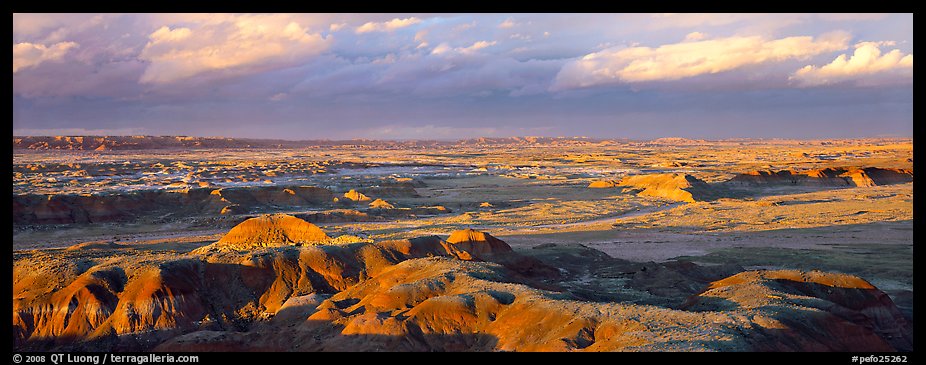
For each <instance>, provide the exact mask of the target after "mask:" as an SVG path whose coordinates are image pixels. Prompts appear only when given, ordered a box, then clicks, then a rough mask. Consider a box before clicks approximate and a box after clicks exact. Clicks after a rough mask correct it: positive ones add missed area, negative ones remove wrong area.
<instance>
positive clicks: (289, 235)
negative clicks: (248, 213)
mask: <svg viewBox="0 0 926 365" xmlns="http://www.w3.org/2000/svg"><path fill="white" fill-rule="evenodd" d="M330 239H331V238H330V237H328V235H327V234H325V232H324V231H322V230H321V228H318V226H316V225H314V224H312V223H309V222H306V221H304V220H302V219H299V218H296V217H293V216H291V215H288V214H270V215H262V216H259V217H255V218H251V219H248V220H246V221H244V222H241V223H240V224H238V225H237V226H235V227H234V228H232V229H231V230H230V231H228V233H226V234H225V236H223V237H222V239H220V240H219V241H218V242H216V243H215V244H214V247H215V248H218V249H232V250H250V249H254V248H260V247H281V246H299V245H307V244H318V243H324V242H327V241H329V240H330Z"/></svg>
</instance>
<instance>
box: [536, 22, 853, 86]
mask: <svg viewBox="0 0 926 365" xmlns="http://www.w3.org/2000/svg"><path fill="white" fill-rule="evenodd" d="M849 38H850V37H849V35H848V34H847V33H843V32H834V33H828V34H824V35H822V36H819V37H817V38H816V39H814V38H813V37H809V36H802V37H787V38H781V39H774V40H769V39H766V38H764V37H760V36H750V37H744V36H734V37H728V38H718V39H711V40H703V41H692V42H682V43H674V44H667V45H662V46H659V47H656V48H650V47H638V46H634V47H627V48H621V47H613V48H609V49H605V50H602V51H600V52H595V53H591V54H588V55H586V56H584V57H582V58H579V59H577V60H574V61H572V62H570V63H568V64H566V65H565V66H563V69H562V70H560V72H559V74H558V75H557V77H556V80H555V82H554V86H553V89H569V88H581V87H588V86H594V85H601V84H613V83H622V82H623V83H633V82H644V81H659V80H678V79H683V78H688V77H693V76H698V75H704V74H716V73H720V72H725V71H730V70H734V69H737V68H740V67H744V66H749V65H757V64H763V63H767V62H780V61H785V60H789V59H806V58H809V57H811V56H814V55H818V54H822V53H825V52H832V51H838V50H843V49H845V48H846V47H847V44H848V41H849Z"/></svg>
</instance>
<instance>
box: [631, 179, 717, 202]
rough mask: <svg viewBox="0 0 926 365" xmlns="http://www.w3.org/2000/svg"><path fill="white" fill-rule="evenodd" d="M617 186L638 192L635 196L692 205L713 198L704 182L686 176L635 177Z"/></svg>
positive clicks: (709, 188)
mask: <svg viewBox="0 0 926 365" xmlns="http://www.w3.org/2000/svg"><path fill="white" fill-rule="evenodd" d="M618 186H627V187H630V188H633V189H638V190H640V192H639V193H637V195H640V196H652V197H658V198H665V199H670V200H675V201H681V202H687V203H694V202H696V201H704V200H710V199H712V198H713V197H714V196H713V195H714V194H712V191H711V187H710V186H709V185H708V184H707V183H705V182H704V181H702V180H700V179H698V178H696V177H694V176H691V175H687V174H650V175H635V176H628V177H625V178H623V179H621V181H620V183H618Z"/></svg>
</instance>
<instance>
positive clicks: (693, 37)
mask: <svg viewBox="0 0 926 365" xmlns="http://www.w3.org/2000/svg"><path fill="white" fill-rule="evenodd" d="M704 37H707V35H706V34H704V33H701V32H691V33H688V34H687V35H685V40H686V41H689V42H693V41H700V40H702V39H704Z"/></svg>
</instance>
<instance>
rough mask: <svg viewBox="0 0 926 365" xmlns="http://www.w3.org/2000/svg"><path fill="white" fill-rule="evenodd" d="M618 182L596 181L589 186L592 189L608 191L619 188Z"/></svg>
mask: <svg viewBox="0 0 926 365" xmlns="http://www.w3.org/2000/svg"><path fill="white" fill-rule="evenodd" d="M617 183H618V182H617V181H613V180H595V181H592V182H591V183H589V184H588V187H589V188H590V189H607V188H614V187H617Z"/></svg>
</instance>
